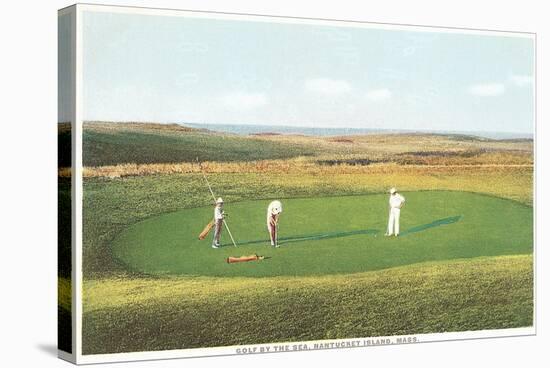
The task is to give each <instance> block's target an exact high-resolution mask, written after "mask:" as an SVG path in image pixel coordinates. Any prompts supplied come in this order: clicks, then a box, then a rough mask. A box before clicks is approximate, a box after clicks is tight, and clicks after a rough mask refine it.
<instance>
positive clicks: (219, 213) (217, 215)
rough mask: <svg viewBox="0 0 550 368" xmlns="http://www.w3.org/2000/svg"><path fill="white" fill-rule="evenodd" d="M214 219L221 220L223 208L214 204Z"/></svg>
mask: <svg viewBox="0 0 550 368" xmlns="http://www.w3.org/2000/svg"><path fill="white" fill-rule="evenodd" d="M214 220H223V209H222V208H221V207H218V206H216V208H215V209H214Z"/></svg>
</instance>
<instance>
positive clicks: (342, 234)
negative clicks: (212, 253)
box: [239, 229, 380, 245]
mask: <svg viewBox="0 0 550 368" xmlns="http://www.w3.org/2000/svg"><path fill="white" fill-rule="evenodd" d="M379 232H380V231H378V230H375V229H364V230H353V231H337V232H332V233H320V234H307V235H294V236H285V237H280V238H279V242H278V243H279V244H288V243H297V242H302V241H309V240H321V239H333V238H343V237H345V236H352V235H365V234H366V235H376V234H378V233H379ZM259 243H269V240H268V239H261V240H250V241H244V242H240V243H239V245H250V244H259Z"/></svg>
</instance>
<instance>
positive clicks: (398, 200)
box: [386, 188, 405, 236]
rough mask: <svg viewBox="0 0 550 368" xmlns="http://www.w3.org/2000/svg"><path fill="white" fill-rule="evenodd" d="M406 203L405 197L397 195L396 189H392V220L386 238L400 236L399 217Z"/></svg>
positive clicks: (389, 222)
mask: <svg viewBox="0 0 550 368" xmlns="http://www.w3.org/2000/svg"><path fill="white" fill-rule="evenodd" d="M404 203H405V197H403V196H402V195H401V194H399V193H397V190H396V189H395V188H391V189H390V219H389V221H388V232H387V233H386V236H392V235H395V236H399V215H400V214H401V207H403V204H404Z"/></svg>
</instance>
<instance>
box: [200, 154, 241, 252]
mask: <svg viewBox="0 0 550 368" xmlns="http://www.w3.org/2000/svg"><path fill="white" fill-rule="evenodd" d="M197 162H198V163H199V168H200V169H201V173H202V177H203V178H204V180H205V181H206V185H207V186H208V190H209V191H210V194H211V195H212V199H213V200H214V202H216V196H215V195H214V191H212V187H211V186H210V182H209V181H208V178H207V177H206V173H205V172H204V170H203V168H202V164H201V162H200V161H199V159H198V157H197ZM223 224H224V225H225V229H226V230H227V233H228V234H229V237H230V238H231V242H232V243H233V245H234V246H235V248H236V247H237V243H235V239H234V238H233V234H231V230H229V226H228V225H227V222H226V221H225V218H224V219H223Z"/></svg>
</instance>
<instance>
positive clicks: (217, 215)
mask: <svg viewBox="0 0 550 368" xmlns="http://www.w3.org/2000/svg"><path fill="white" fill-rule="evenodd" d="M224 216H225V213H224V212H223V199H221V197H220V198H218V200H217V201H216V207H215V208H214V239H212V248H216V249H217V248H219V247H220V236H221V235H222V227H223V219H224Z"/></svg>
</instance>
